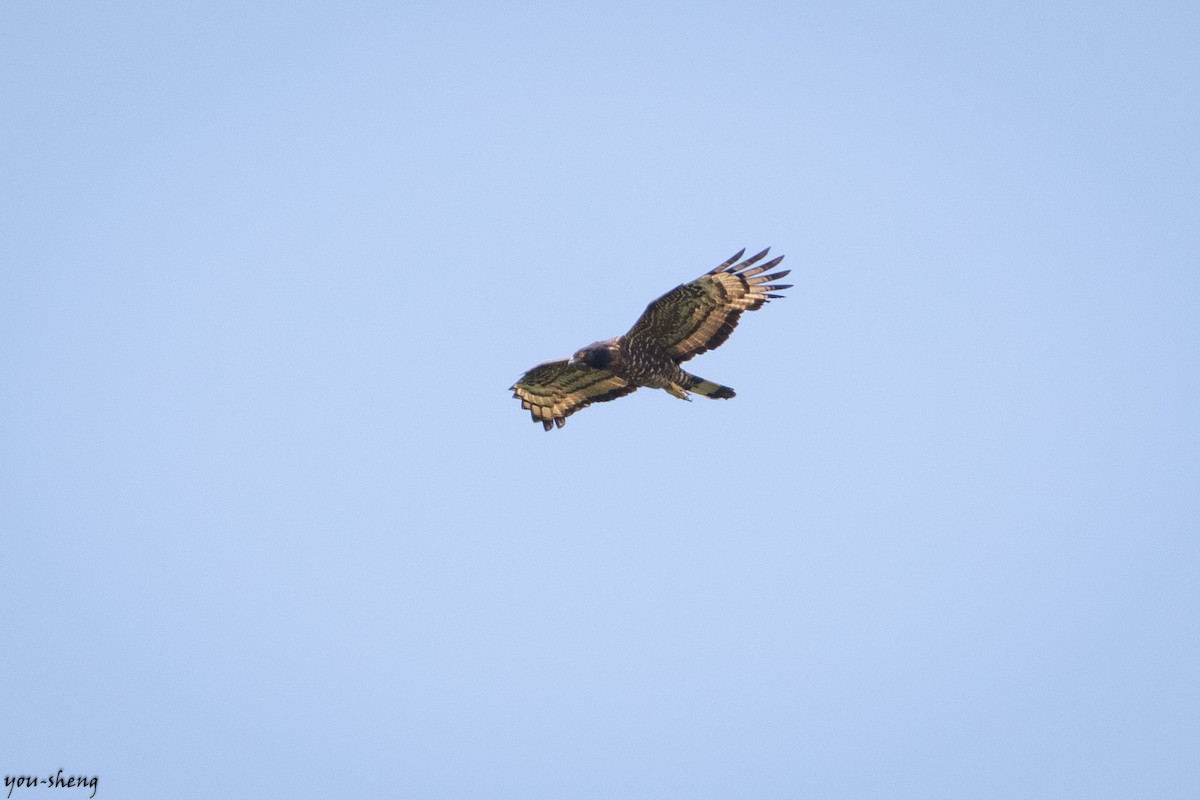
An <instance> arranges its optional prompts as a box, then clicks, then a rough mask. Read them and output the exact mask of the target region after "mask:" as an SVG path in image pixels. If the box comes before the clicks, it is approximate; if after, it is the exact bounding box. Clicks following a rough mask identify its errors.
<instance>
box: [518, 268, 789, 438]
mask: <svg viewBox="0 0 1200 800" xmlns="http://www.w3.org/2000/svg"><path fill="white" fill-rule="evenodd" d="M770 249H771V248H769V247H768V248H767V249H766V250H763V251H762V252H761V253H759V254H758V255H756V256H751V257H750V258H747V259H746V260H745V261H742V262H741V263H735V262H737V260H738V259H739V258H741V257H742V254H743V253H745V252H746V251H745V249H742V250H739V251H738V252H737V254H736V255H734V256H733V257H732V258H730V259H729V260H728V261H726V262H725V263H724V264H721V265H719V266H717V267H716V268H714V269H713V270H712V271H711V272H707V273H705V274H704V275H701V276H700V277H699V278H697V279H696V280H694V281H692V282H691V283H685V284H683V285H682V286H676V287H675V288H674V289H672V290H671V291H669V292H667V293H666V294H664V295H663V296H662V297H660V298H658V299H657V300H655V301H654V302H653V303H651V304H650V305H648V306H646V311H645V312H644V313H643V314H642V316H641V317H640V318H639V319H638V321H637V322H635V323H634V324H633V327H632V328H630V329H629V332H628V333H626V334H625V335H624V336H617V337H616V338H613V339H605V340H604V341H601V342H594V343H592V344H589V345H588V346H587V347H585V348H583V349H582V350H579V351H578V352H576V353H575V355H574V356H572V357H571V358H564V359H561V360H559V361H547V362H546V363H544V364H538V365H537V366H536V367H534V368H533V369H531V370H529V371H528V372H526V373H525V374H524V375H522V376H521V379H520V380H518V381H517V382H516V383H515V384H513V385H512V386H511V387H509V388H510V389H512V392H513V397H515V398H517V399H518V400H520V401H521V408H524V409H528V411H529V413H530V415H531V416H532V417H533V421H534V422H540V423H542V427H544V428H545V429H546V430H550V429H551V428H553V427H554V426H555V425H557V426H558V427H560V428H561V427H562V426H563V425H564V424H566V421H567V417H569V416H571V415H572V414H574V413H575V412H576V411H578V410H579V409H581V408H586V407H587V406H590V405H591V404H592V403H603V402H605V401H607V400H615V399H617V398H618V397H623V396H625V395H627V394H629V393H630V392H632V391H634V390H636V389H637V388H638V387H639V386H645V387H648V388H652V389H665V390H666V391H667V392H669V393H670V394H672V395H674V396H675V397H678V398H679V399H681V400H690V399H691V398H690V397H689V396H688V392H696V393H697V394H702V395H704V396H705V397H713V398H721V399H726V398H730V397H733V389H730V388H729V387H728V386H721V385H720V384H717V383H713V382H712V381H706V380H704V379H703V378H700V377H697V376H695V375H692V374H689V373H687V372H684V371H683V370H682V369H680V368H679V365H680V364H682V363H683V362H684V361H687V360H688V359H689V358H692V357H693V356H697V355H699V354H701V353H703V352H705V351H708V350H712V349H713V348H715V347H719V346H720V345H721V344H722V343H724V341H725V340H726V339H728V338H729V334H730V333H732V332H733V329H734V328H735V327H736V326H737V324H738V318H739V317H741V315H742V312H743V311H754V310H756V309H758V308H761V307H762V305H763V303H766V302H768V301H769V300H770V299H771V298H773V297H782V296H783V295H779V294H773V292H776V291H779V290H782V289H790V288H791V284H773V283H771V281H774V280H777V279H779V278H782V277H783V276H785V275H787V274H788V273H789V272H790V271H791V270H786V269H785V270H781V271H779V272H773V273H771V274H770V275H764V274H762V273H764V272H766V271H767V270H769V269H771V268H772V267H774V266H776V265H778V264H779V262H780V261H782V260H783V256H779V257H778V258H774V259H772V260H770V261H768V262H766V263H765V264H760V265H759V266H757V267H756V266H754V265H755V264H757V263H758V262H759V261H761V260H762V259H763V257H764V256H766V254H767V252H768V251H769V250H770Z"/></svg>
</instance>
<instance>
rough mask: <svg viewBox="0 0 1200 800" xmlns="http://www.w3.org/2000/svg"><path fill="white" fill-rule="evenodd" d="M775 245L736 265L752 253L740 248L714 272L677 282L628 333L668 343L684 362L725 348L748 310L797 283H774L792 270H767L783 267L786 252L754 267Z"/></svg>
mask: <svg viewBox="0 0 1200 800" xmlns="http://www.w3.org/2000/svg"><path fill="white" fill-rule="evenodd" d="M770 249H771V248H769V247H768V248H767V249H766V250H763V251H762V252H761V253H759V254H758V255H754V256H751V257H750V258H747V259H746V260H745V261H742V262H741V263H736V262H737V260H738V259H739V258H741V257H742V255H743V254H744V253H745V252H746V251H745V249H742V250H739V251H738V252H737V254H736V255H734V256H733V257H732V258H730V259H729V260H728V261H726V262H725V263H723V264H720V265H719V266H717V267H715V268H714V269H713V270H712V271H710V272H708V273H706V274H704V275H701V276H700V277H699V278H697V279H696V280H694V281H692V282H691V283H685V284H683V285H681V286H676V287H675V288H674V289H672V290H671V291H669V292H667V293H666V294H664V295H663V296H662V297H660V298H658V299H657V300H655V301H654V302H653V303H651V304H650V305H648V306H646V311H645V312H644V313H643V314H642V316H641V317H640V318H639V319H638V321H637V322H636V323H634V325H633V328H631V329H630V331H629V333H628V334H626V337H627V338H628V339H629V340H630V342H631V343H633V342H637V343H638V344H643V343H644V344H646V345H651V346H657V347H662V348H664V349H665V350H666V351H667V353H668V354H669V355H670V356H671V357H672V358H674V359H675V360H676V361H677V362H680V363H682V362H684V361H687V360H688V359H690V358H693V357H694V356H698V355H700V354H701V353H704V352H706V351H708V350H712V349H714V348H716V347H720V346H721V345H722V344H724V342H725V340H726V339H728V338H729V334H731V333H733V329H734V328H736V327H737V324H738V319H739V318H740V317H741V316H742V312H743V311H754V310H755V309H758V308H761V307H762V305H763V303H766V302H768V301H769V300H770V299H771V298H775V297H782V296H783V295H780V294H775V292H778V291H781V290H783V289H790V288H791V284H772V283H771V281H774V280H778V279H779V278H782V277H784V276H785V275H787V274H788V273H789V272H791V270H786V269H785V270H781V271H779V272H773V273H771V274H769V275H764V274H762V273H764V272H766V271H767V270H769V269H771V268H772V267H776V266H778V265H779V262H780V261H782V260H783V256H779V257H778V258H773V259H771V260H770V261H768V262H766V263H765V264H760V265H759V266H757V267H756V266H754V265H755V264H757V263H758V262H759V261H761V260H762V259H763V258H764V257H765V256H766V255H767V253H768V252H770Z"/></svg>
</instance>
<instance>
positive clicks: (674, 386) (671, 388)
mask: <svg viewBox="0 0 1200 800" xmlns="http://www.w3.org/2000/svg"><path fill="white" fill-rule="evenodd" d="M663 388H664V389H666V390H667V392H669V393H670V394H672V395H674V396H675V397H678V398H679V399H680V400H687V401H688V402H691V399H692V398H690V397H688V393H687V390H686V389H684V388H683V387H682V386H680V385H679V384H678V383H675V382H674V381H672V382H671V383H668V384H667V385H666V386H664V387H663Z"/></svg>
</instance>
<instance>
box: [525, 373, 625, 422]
mask: <svg viewBox="0 0 1200 800" xmlns="http://www.w3.org/2000/svg"><path fill="white" fill-rule="evenodd" d="M509 388H510V389H512V393H513V397H515V398H517V399H518V400H520V401H521V408H524V409H526V410H528V411H529V414H530V416H532V417H533V421H534V422H540V423H542V427H543V428H545V429H546V430H550V429H551V428H552V427H553V426H555V425H557V426H558V427H560V428H561V427H562V426H563V425H564V424H565V423H566V420H567V417H569V416H571V415H572V414H574V413H575V412H576V411H578V410H579V409H581V408H587V407H588V406H590V405H591V404H592V403H603V402H605V401H607V400H615V399H617V398H618V397H624V396H625V395H627V394H629V393H630V392H632V391H634V390H636V389H637V387H636V386H634V385H633V384H631V383H630V382H629V381H627V380H625V379H624V378H621V377H619V376H617V375H614V374H613V373H611V372H608V371H607V370H603V369H595V368H593V367H589V366H588V365H586V364H581V363H575V364H571V363H569V362H568V361H567V359H565V358H564V359H562V360H561V361H547V362H546V363H544V364H538V365H537V366H536V367H534V368H533V369H531V370H529V371H528V372H526V373H525V374H524V375H522V376H521V378H520V380H518V381H517V382H516V383H514V384H513V385H512V386H510V387H509Z"/></svg>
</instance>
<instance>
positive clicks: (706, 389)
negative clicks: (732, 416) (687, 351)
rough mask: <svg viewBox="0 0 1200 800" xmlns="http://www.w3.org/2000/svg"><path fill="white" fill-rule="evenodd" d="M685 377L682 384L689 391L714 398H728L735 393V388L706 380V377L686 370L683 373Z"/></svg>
mask: <svg viewBox="0 0 1200 800" xmlns="http://www.w3.org/2000/svg"><path fill="white" fill-rule="evenodd" d="M683 378H684V379H683V381H682V382H681V383H680V385H681V386H682V387H683V388H684V389H686V390H688V391H689V392H695V393H696V394H702V395H704V396H705V397H711V398H713V399H714V400H728V399H729V398H730V397H733V395H734V393H733V389H730V388H729V387H728V386H722V385H721V384H719V383H713V382H712V381H706V380H704V378H701V377H699V376H697V375H692V374H690V373H687V372H685V373H683Z"/></svg>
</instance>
